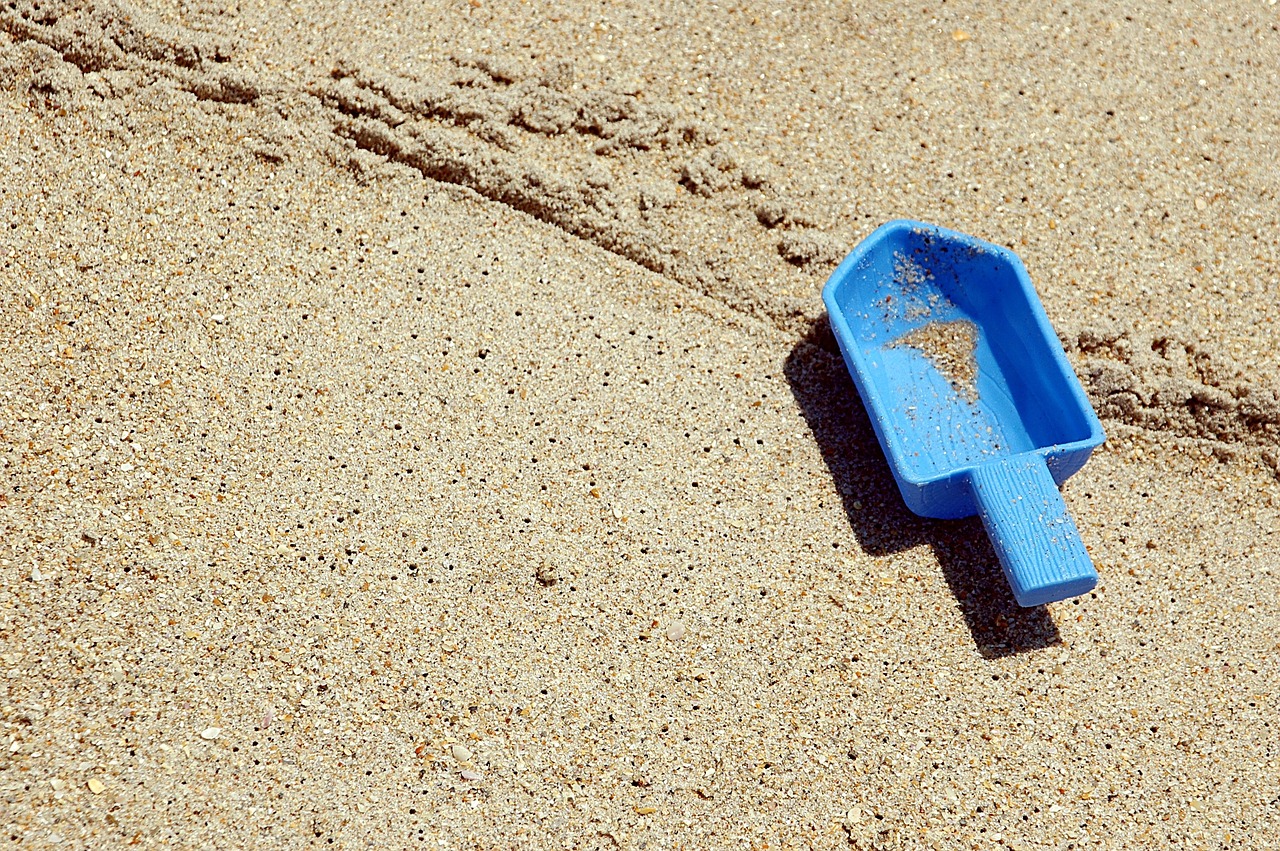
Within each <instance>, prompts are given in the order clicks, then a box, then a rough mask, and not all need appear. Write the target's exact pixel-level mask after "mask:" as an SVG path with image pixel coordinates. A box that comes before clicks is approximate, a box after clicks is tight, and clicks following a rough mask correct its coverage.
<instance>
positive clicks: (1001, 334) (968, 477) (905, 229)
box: [822, 221, 1105, 606]
mask: <svg viewBox="0 0 1280 851" xmlns="http://www.w3.org/2000/svg"><path fill="white" fill-rule="evenodd" d="M822 298H823V301H825V302H826V305H827V311H828V313H830V315H831V328H832V330H833V331H834V332H835V337H836V340H837V341H839V343H840V351H841V353H842V354H843V355H844V360H845V363H846V364H847V365H848V367H849V372H850V374H851V375H852V376H853V382H854V384H855V385H856V386H857V388H858V393H859V394H860V395H861V396H862V401H863V404H864V405H865V406H866V409H867V414H868V415H869V416H870V417H871V424H872V426H874V428H875V432H876V436H877V437H878V438H879V439H880V446H881V447H882V448H883V449H884V453H885V455H886V457H887V458H888V460H889V466H890V467H891V468H892V470H893V476H894V478H895V479H896V480H897V482H898V489H899V490H900V491H901V492H902V498H903V499H904V500H905V501H906V503H907V507H908V508H910V509H911V510H912V511H914V512H915V513H916V514H919V515H922V516H924V517H936V518H941V519H953V518H960V517H970V516H972V515H974V514H979V515H981V516H982V523H983V525H984V526H985V527H986V530H987V534H988V535H989V536H990V538H991V543H992V545H993V547H994V548H995V551H996V555H997V556H998V557H999V559H1000V564H1001V565H1002V566H1003V568H1004V574H1005V576H1006V577H1007V578H1008V580H1009V585H1010V586H1011V587H1012V588H1013V595H1014V597H1015V598H1016V599H1017V601H1018V604H1019V605H1022V606H1037V605H1041V604H1043V603H1049V602H1054V601H1057V600H1065V599H1067V598H1069V597H1074V596H1077V595H1079V594H1083V593H1085V592H1087V591H1089V590H1090V589H1092V588H1093V587H1094V586H1095V585H1096V584H1097V582H1098V574H1097V573H1096V572H1095V571H1094V568H1093V562H1092V561H1091V560H1090V559H1089V553H1088V552H1087V551H1086V550H1085V547H1084V543H1083V542H1082V541H1081V540H1080V533H1079V532H1078V531H1077V530H1076V527H1075V523H1073V522H1072V520H1071V516H1070V515H1069V514H1068V513H1067V507H1066V505H1065V503H1063V501H1062V494H1061V493H1059V492H1058V486H1059V485H1061V484H1062V483H1063V482H1064V481H1066V479H1067V478H1068V477H1069V476H1070V475H1071V474H1072V473H1074V472H1076V471H1077V470H1079V469H1080V468H1081V467H1082V466H1083V465H1084V463H1085V461H1087V460H1088V459H1089V455H1090V453H1091V452H1092V451H1093V449H1094V447H1096V446H1099V445H1100V444H1101V443H1102V441H1103V440H1104V439H1105V435H1104V434H1103V432H1102V424H1101V423H1100V422H1099V421H1098V416H1097V414H1096V413H1094V410H1093V408H1092V407H1091V406H1090V405H1089V400H1088V399H1087V398H1086V397H1085V394H1084V389H1083V388H1082V387H1081V386H1080V381H1079V379H1077V378H1076V375H1075V373H1074V372H1072V370H1071V365H1070V364H1069V363H1067V358H1066V355H1065V354H1064V353H1063V351H1062V345H1061V344H1060V343H1059V342H1058V338H1057V337H1056V336H1055V335H1054V333H1053V328H1052V327H1051V326H1050V325H1049V318H1048V317H1047V316H1046V315H1045V312H1044V308H1043V307H1042V306H1041V304H1040V299H1039V298H1038V297H1037V296H1036V292H1035V289H1034V288H1033V287H1032V286H1031V279H1030V278H1029V277H1028V276H1027V270H1026V268H1025V267H1024V266H1023V265H1022V261H1021V260H1019V259H1018V256H1017V255H1016V254H1014V253H1013V252H1012V251H1009V250H1007V249H1004V248H1001V247H1000V246H998V245H992V244H991V243H989V242H984V241H982V240H980V239H975V238H974V237H971V236H966V235H965V234H962V233H957V232H955V231H952V230H947V229H945V228H940V227H936V226H933V225H926V224H922V223H920V222H912V221H895V222H890V223H888V224H886V225H884V226H883V227H881V228H879V229H877V230H876V231H875V232H874V233H872V234H871V235H870V236H868V237H867V238H866V239H865V240H863V241H862V243H860V244H859V245H858V247H857V248H855V249H854V251H853V253H852V254H850V255H849V256H848V257H847V258H845V260H844V262H843V263H841V264H840V266H839V268H837V269H836V271H835V272H834V273H833V274H832V275H831V279H830V280H828V281H827V285H826V287H825V288H824V289H823V293H822Z"/></svg>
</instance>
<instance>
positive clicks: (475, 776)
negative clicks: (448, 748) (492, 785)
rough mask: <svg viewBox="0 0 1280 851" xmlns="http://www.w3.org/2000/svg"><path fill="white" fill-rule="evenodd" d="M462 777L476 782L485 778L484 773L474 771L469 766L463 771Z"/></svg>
mask: <svg viewBox="0 0 1280 851" xmlns="http://www.w3.org/2000/svg"><path fill="white" fill-rule="evenodd" d="M462 779H463V780H470V781H472V782H475V781H476V780H483V779H484V775H483V774H481V773H480V772H478V771H472V770H471V769H469V768H468V769H466V770H464V771H463V772H462Z"/></svg>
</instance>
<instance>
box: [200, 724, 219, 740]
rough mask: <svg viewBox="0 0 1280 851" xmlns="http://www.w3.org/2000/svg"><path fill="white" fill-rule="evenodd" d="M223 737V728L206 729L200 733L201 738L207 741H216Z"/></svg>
mask: <svg viewBox="0 0 1280 851" xmlns="http://www.w3.org/2000/svg"><path fill="white" fill-rule="evenodd" d="M221 735H222V728H221V727H206V728H205V729H204V730H203V731H202V732H201V733H200V738H202V739H205V740H207V741H213V740H214V739H216V738H218V737H219V736H221Z"/></svg>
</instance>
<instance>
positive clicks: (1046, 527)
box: [969, 453, 1098, 606]
mask: <svg viewBox="0 0 1280 851" xmlns="http://www.w3.org/2000/svg"><path fill="white" fill-rule="evenodd" d="M969 483H970V487H972V488H973V496H974V499H975V501H976V502H977V503H978V508H979V513H980V514H981V516H982V525H984V526H986V528H987V535H988V536H989V537H990V538H991V545H992V547H994V548H995V551H996V555H997V556H999V557H1000V565H1001V566H1002V567H1003V568H1004V575H1005V578H1006V579H1008V580H1009V586H1010V587H1011V588H1012V589H1013V596H1014V598H1015V599H1016V600H1017V601H1018V605H1019V606H1039V605H1043V604H1044V603H1053V602H1057V601H1058V600H1066V599H1067V598H1069V597H1075V596H1078V595H1080V594H1084V593H1086V592H1088V591H1090V590H1092V589H1093V587H1094V586H1095V585H1097V584H1098V573H1097V571H1095V570H1094V569H1093V561H1092V560H1090V558H1089V552H1088V551H1087V550H1086V549H1085V548H1084V542H1083V541H1081V540H1080V532H1079V531H1078V530H1077V529H1076V524H1075V523H1074V522H1072V520H1071V515H1070V514H1068V513H1067V505H1066V503H1065V502H1063V501H1062V494H1061V493H1059V492H1058V486H1057V484H1056V483H1054V481H1053V476H1052V475H1050V473H1049V468H1048V467H1047V466H1045V462H1044V458H1042V457H1041V456H1039V455H1036V454H1032V453H1028V454H1024V455H1012V456H1010V457H1008V458H1002V459H1000V460H997V461H989V462H987V463H985V464H982V465H981V466H979V467H976V468H974V470H973V472H972V474H971V475H970V479H969Z"/></svg>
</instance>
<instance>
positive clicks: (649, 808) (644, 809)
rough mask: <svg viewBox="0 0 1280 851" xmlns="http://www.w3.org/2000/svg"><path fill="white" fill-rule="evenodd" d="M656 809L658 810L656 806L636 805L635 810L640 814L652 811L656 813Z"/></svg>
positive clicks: (651, 812) (643, 814)
mask: <svg viewBox="0 0 1280 851" xmlns="http://www.w3.org/2000/svg"><path fill="white" fill-rule="evenodd" d="M657 811H658V808H657V807H636V812H637V813H638V814H639V815H642V816H647V815H651V814H653V813H656V812H657Z"/></svg>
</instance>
